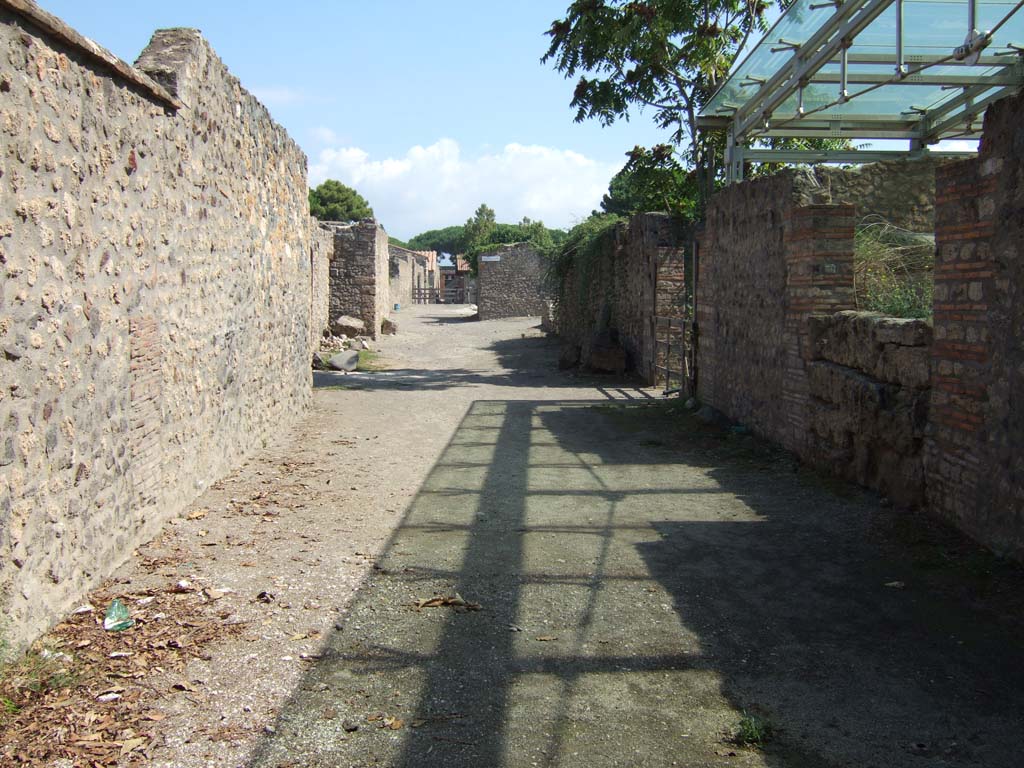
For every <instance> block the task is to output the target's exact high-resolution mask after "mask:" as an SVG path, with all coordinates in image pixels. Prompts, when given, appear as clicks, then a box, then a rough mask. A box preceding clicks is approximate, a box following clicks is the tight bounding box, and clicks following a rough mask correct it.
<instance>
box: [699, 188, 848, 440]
mask: <svg viewBox="0 0 1024 768" xmlns="http://www.w3.org/2000/svg"><path fill="white" fill-rule="evenodd" d="M794 196H795V194H794V189H793V184H792V181H791V177H789V176H785V175H779V176H776V177H770V178H767V179H760V180H756V181H753V182H747V183H746V184H742V185H737V186H736V187H734V188H728V189H726V190H723V192H721V193H719V194H718V195H716V196H715V200H713V201H712V204H711V206H709V209H708V214H707V219H706V222H707V223H706V227H705V230H704V234H703V236H702V238H701V249H700V258H699V262H700V263H699V265H698V271H699V279H698V281H697V292H698V295H697V321H698V324H699V329H700V330H699V335H698V340H697V354H698V365H697V375H698V397H699V398H700V400H701V401H703V402H705V403H707V404H709V405H711V406H713V407H715V408H717V409H719V410H721V411H722V412H724V413H725V414H726V415H727V416H729V417H730V418H732V419H736V420H738V421H741V422H743V423H745V424H747V425H748V426H750V427H751V428H752V429H753V430H754V431H755V432H757V433H758V434H760V435H762V436H764V437H767V438H768V439H770V440H774V441H776V442H778V443H781V444H782V445H783V446H785V447H786V448H789V449H790V450H793V451H796V452H797V453H800V454H801V455H803V454H804V452H805V449H806V444H807V428H808V426H807V424H808V422H807V419H808V401H809V398H810V394H809V386H808V381H807V372H806V369H805V367H806V364H807V362H808V361H809V360H811V357H812V355H811V349H810V338H809V335H808V328H807V318H808V317H809V316H810V315H812V314H816V313H832V312H836V311H838V310H841V309H852V308H853V306H854V296H853V234H854V208H853V206H852V205H848V204H838V205H835V204H815V205H805V206H797V205H795V204H794V202H793V198H794Z"/></svg>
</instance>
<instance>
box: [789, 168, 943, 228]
mask: <svg viewBox="0 0 1024 768" xmlns="http://www.w3.org/2000/svg"><path fill="white" fill-rule="evenodd" d="M947 162H949V161H948V160H936V159H933V158H930V157H923V158H919V159H908V160H894V161H890V162H885V163H870V164H868V165H862V166H859V167H855V168H836V167H833V166H827V165H817V166H814V168H813V170H812V171H811V172H810V174H809V177H810V178H811V179H813V180H814V182H816V183H817V185H818V189H819V192H818V194H820V195H821V199H820V200H818V201H817V202H829V203H849V204H851V205H854V206H856V208H857V220H858V221H860V220H862V219H863V218H865V217H867V216H872V215H873V216H880V217H882V218H883V219H885V220H886V221H888V222H889V223H891V224H893V225H895V226H897V227H901V228H903V229H907V230H910V231H911V232H920V233H928V234H931V233H932V232H933V231H934V230H935V170H936V168H938V167H940V166H942V165H943V164H945V163H947Z"/></svg>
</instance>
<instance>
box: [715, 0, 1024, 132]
mask: <svg viewBox="0 0 1024 768" xmlns="http://www.w3.org/2000/svg"><path fill="white" fill-rule="evenodd" d="M812 2H813V3H814V4H821V3H822V2H823V0H797V2H796V3H795V4H794V5H793V6H792V7H791V8H790V10H789V11H787V12H786V13H785V14H783V16H782V17H781V18H780V19H779V21H778V22H777V23H776V24H775V26H774V27H773V28H772V30H771V31H770V32H769V33H768V34H767V35H766V36H765V38H764V39H763V40H762V41H761V42H760V43H758V45H757V46H756V47H755V48H754V50H753V51H752V52H751V53H750V55H749V56H747V58H746V59H744V60H743V61H742V62H741V63H740V64H739V65H738V66H737V67H736V68H735V69H734V70H733V73H732V74H731V75H730V77H729V80H728V81H727V82H726V84H725V85H724V86H723V87H722V88H721V89H720V90H719V92H718V93H717V94H715V96H714V97H713V98H712V99H711V100H710V101H709V102H708V104H707V106H706V107H705V108H704V110H703V111H702V114H703V115H709V116H714V115H722V114H725V115H728V114H729V113H730V111H731V110H729V109H728V107H738V106H740V105H742V104H743V103H744V102H745V100H746V99H748V98H750V97H752V96H753V95H754V94H756V93H757V92H758V90H759V88H760V84H758V83H754V82H751V81H750V80H748V79H747V78H748V77H749V76H750V75H754V76H757V77H760V78H765V79H767V78H769V77H771V76H772V75H773V74H775V73H776V72H778V70H779V69H781V67H782V66H783V65H785V64H786V63H787V62H788V61H789V60H790V59H791V57H792V55H793V53H792V51H790V50H785V51H781V52H776V53H772V51H771V48H772V47H778V46H779V40H780V38H783V39H785V40H786V41H787V42H790V41H791V42H795V43H802V42H804V41H806V40H807V39H809V38H810V37H811V35H813V34H814V33H815V31H817V29H819V28H820V26H821V25H823V24H825V23H826V22H827V21H828V19H829V18H831V17H832V15H833V13H834V9H833V8H832V7H831V6H828V7H826V8H818V9H814V10H812V9H811V8H810V5H811V4H812ZM1014 6H1015V3H1014V2H1012V1H1008V0H978V3H977V6H976V7H977V22H976V23H977V27H978V29H979V30H981V31H986V30H989V29H992V28H993V27H994V26H995V25H996V24H998V23H999V22H1000V21H1001V20H1002V19H1003V18H1004V17H1005V16H1006V15H1007V14H1009V13H1010V12H1012V11H1013V9H1014ZM903 19H904V27H903V28H904V46H903V50H904V60H905V62H906V63H908V64H910V65H911V66H913V63H914V58H915V57H917V56H938V57H942V56H948V55H950V54H951V53H952V51H953V49H954V48H956V47H957V46H958V45H961V44H962V43H963V42H964V39H965V37H966V35H967V3H966V2H965V0H904V4H903ZM1008 43H1016V44H1017V45H1024V12H1018V13H1016V14H1015V15H1014V16H1013V17H1011V18H1010V19H1009V21H1007V22H1006V23H1005V24H1004V25H1003V26H1002V27H1001V28H1000V29H999V30H998V31H997V32H996V35H995V38H994V40H993V43H992V45H990V46H989V47H988V48H987V49H986V50H985V51H984V55H986V56H991V55H992V54H994V53H995V52H997V51H1000V50H1002V51H1006V50H1008V48H1007V44H1008ZM850 55H851V57H856V56H858V55H875V56H884V57H885V58H886V59H887V60H886V61H884V62H881V63H877V64H875V63H851V64H850V65H849V72H850V73H860V74H884V75H889V74H892V72H893V69H894V66H895V56H896V6H895V5H892V6H890V7H889V8H887V9H886V10H885V11H884V12H883V13H882V14H881V15H880V16H879V17H878V18H877V19H875V21H874V22H872V23H871V24H870V25H869V26H868V28H867V29H865V30H864V31H862V32H861V33H860V34H859V35H858V36H857V37H856V39H855V40H854V44H853V46H852V47H851V48H850ZM1005 61H1006V65H1007V66H1011V65H1013V64H1014V63H1015V61H1016V57H1014V56H1006V57H1005ZM1003 69H1004V68H1003V67H1000V66H992V65H991V64H988V65H979V66H966V65H964V64H959V63H956V62H952V63H948V64H941V65H935V66H932V67H929V68H927V69H926V70H924V71H923V72H922V74H926V75H929V76H942V75H945V76H956V77H964V76H970V77H978V78H981V77H985V76H989V75H993V74H997V73H999V72H1001V71H1003ZM821 71H822V72H825V73H829V74H833V75H835V74H838V73H839V71H840V68H839V65H838V63H830V64H827V65H825V67H823V68H822V70H821ZM847 90H848V92H849V93H850V94H851V96H854V97H855V98H853V99H852V100H851V101H848V102H846V103H844V104H833V103H832V102H834V101H835V100H836V99H837V97H838V95H839V84H838V83H811V84H810V85H808V87H807V88H806V89H805V91H804V97H803V104H804V109H805V110H806V111H811V110H814V109H816V108H823V109H822V112H821V113H819V114H820V115H822V116H823V115H824V113H825V111H826V110H827V114H828V115H829V116H844V115H846V116H851V117H855V116H865V117H866V116H873V117H876V116H877V117H883V116H890V117H891V119H892V120H894V121H900V120H908V119H914V116H913V114H908V113H911V112H912V110H911V107H920V108H922V109H934V108H935V107H937V106H939V105H941V104H943V103H944V102H947V101H950V100H952V99H955V98H957V97H958V96H959V95H960V94H961V93H962V90H961V89H959V88H942V87H941V86H938V85H922V84H909V83H890V84H885V85H882V86H880V87H876V88H873V89H872V88H870V87H869V86H868V85H866V84H863V83H860V84H858V83H851V84H849V85H848V86H847ZM997 90H998V89H995V88H993V89H991V90H989V91H986V92H985V93H984V94H981V95H980V96H979V97H978V98H979V99H980V98H983V97H984V96H985V95H987V94H990V93H994V92H996V91H997ZM862 91H866V92H865V93H863V94H862V95H858V94H860V92H862ZM797 105H798V97H797V96H796V95H794V96H792V97H791V98H789V99H787V100H786V101H785V102H784V103H783V104H782V105H781V106H779V107H778V108H777V109H776V110H775V114H774V115H773V117H772V124H773V125H778V124H779V123H781V122H784V121H785V122H788V123H789V127H795V125H796V124H798V121H796V120H794V119H792V118H794V117H795V115H796V110H797Z"/></svg>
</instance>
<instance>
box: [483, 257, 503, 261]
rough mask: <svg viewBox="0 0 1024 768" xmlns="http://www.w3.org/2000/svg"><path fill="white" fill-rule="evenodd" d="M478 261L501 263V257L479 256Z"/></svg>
mask: <svg viewBox="0 0 1024 768" xmlns="http://www.w3.org/2000/svg"><path fill="white" fill-rule="evenodd" d="M480 261H501V256H481V257H480Z"/></svg>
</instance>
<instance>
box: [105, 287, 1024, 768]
mask: <svg viewBox="0 0 1024 768" xmlns="http://www.w3.org/2000/svg"><path fill="white" fill-rule="evenodd" d="M465 314H466V310H465V309H462V308H452V307H412V308H410V309H408V310H403V311H402V313H401V315H400V316H399V318H398V321H399V326H400V333H399V335H398V336H396V337H393V338H389V339H386V340H385V341H384V342H382V344H381V348H382V357H381V362H383V363H385V364H387V365H388V366H389V367H390V370H388V371H384V372H380V373H373V374H357V375H351V376H341V375H340V374H338V375H336V374H319V375H318V377H317V384H318V389H317V391H316V396H315V407H314V410H313V411H312V413H311V414H310V415H309V417H308V418H306V419H305V420H304V421H303V422H302V423H301V424H300V425H298V426H297V427H296V429H295V430H293V431H292V432H290V433H289V434H286V435H282V436H281V439H280V440H279V441H278V442H277V443H276V444H274V445H270V446H268V447H267V448H266V449H265V450H263V451H262V452H260V453H259V455H258V456H256V457H255V458H254V459H253V460H251V461H250V462H249V463H248V464H247V465H246V466H245V467H243V468H242V469H240V470H239V471H238V472H237V473H235V474H234V475H233V476H232V477H230V478H228V479H226V480H225V481H223V482H222V483H219V484H218V485H217V487H216V488H214V489H212V490H211V491H210V492H209V493H207V494H206V495H205V496H204V497H203V498H202V499H200V500H199V501H198V502H197V504H196V505H195V507H194V509H195V510H197V511H200V512H201V511H203V510H207V511H206V513H205V514H204V515H202V516H201V517H196V518H195V519H187V518H185V519H182V520H179V521H176V524H174V525H171V526H169V528H168V531H167V533H166V534H165V535H164V537H162V538H161V539H160V540H158V541H157V542H156V543H154V545H152V546H151V547H149V548H146V550H145V552H144V553H143V554H145V555H147V557H150V558H152V557H155V556H157V555H159V554H160V553H164V554H170V553H177V558H176V559H172V561H170V562H169V564H168V565H166V566H165V567H164V568H162V569H160V570H158V571H157V572H153V570H152V569H150V570H148V571H147V570H145V569H142V568H141V567H140V565H139V563H138V562H136V563H135V564H133V565H131V566H129V567H127V568H126V569H125V570H124V571H123V572H122V573H121V574H119V576H120V578H121V580H122V582H127V581H133V582H134V584H133V586H134V585H142V584H144V583H145V582H146V581H147V580H153V579H161V578H162V579H164V580H165V581H166V579H167V578H177V577H180V578H188V579H190V580H192V581H194V582H196V583H202V584H204V585H208V586H210V587H212V588H216V589H224V588H228V589H231V590H234V592H229V593H228V594H227V595H226V596H225V597H223V598H222V599H221V601H220V602H221V603H223V604H224V605H225V606H226V607H227V608H228V609H229V610H230V611H233V612H234V616H235V617H236V618H237V619H239V620H244V621H246V622H248V624H247V625H246V629H245V631H244V632H243V633H242V634H241V636H239V637H237V638H232V639H227V640H225V642H224V643H221V644H219V645H216V646H214V647H211V649H210V653H209V658H208V659H207V660H205V661H203V660H200V661H196V662H194V663H193V664H192V665H191V666H190V668H189V669H188V672H187V675H186V677H187V679H188V680H189V681H191V687H192V688H193V689H194V690H192V691H188V690H186V691H177V692H176V691H168V692H167V695H166V697H165V698H164V699H163V700H162V702H161V708H162V709H163V711H164V712H166V713H167V715H168V719H167V721H166V728H165V731H164V733H165V739H166V742H165V744H164V746H162V747H160V748H157V749H154V750H153V751H152V753H151V755H152V764H153V765H159V766H188V767H191V766H207V765H210V766H253V767H254V768H255V767H256V766H260V767H263V766H266V767H267V768H270V767H271V766H274V767H276V768H284V767H285V766H294V767H295V768H298V767H299V766H302V767H303V768H308V767H312V766H325V767H326V766H396V767H397V766H402V767H403V768H426V767H428V766H437V767H438V768H440V767H441V766H444V767H445V768H455V767H456V766H475V767H479V768H488V767H489V766H508V767H509V768H519V767H520V766H522V767H526V766H581V767H582V766H669V765H679V766H705V765H708V766H711V765H726V766H807V767H808V768H810V767H811V766H814V767H815V768H820V767H822V766H908V767H909V766H914V767H915V768H916V767H917V766H924V767H925V768H933V767H934V768H938V766H991V767H998V766H1007V767H1009V766H1018V765H1020V757H1019V751H1018V747H1017V742H1018V732H1019V726H1020V723H1021V722H1024V696H1022V695H1021V693H1020V692H1021V691H1022V690H1024V649H1022V643H1021V641H1020V638H1021V636H1022V635H1021V627H1022V622H1021V610H1020V604H1021V603H1020V599H1019V596H1020V594H1022V593H1024V590H1021V585H1022V584H1024V580H1022V579H1021V575H1020V572H1019V571H1018V570H1016V569H1012V568H1008V567H1006V566H1001V565H1000V564H999V563H996V562H994V561H991V560H990V559H985V558H984V557H983V556H982V555H980V554H979V553H977V552H975V551H974V550H972V549H971V548H969V547H966V546H965V545H963V544H962V542H960V541H959V540H957V539H956V538H955V537H948V536H946V535H945V534H944V533H942V532H941V531H938V532H936V531H932V530H930V529H929V528H928V527H926V526H921V525H919V524H917V522H914V521H910V522H913V524H912V525H909V524H908V519H907V518H906V517H904V516H900V515H897V514H895V513H893V512H892V511H891V510H888V509H886V508H884V507H881V506H880V504H879V502H878V499H877V497H874V496H872V495H870V494H866V493H862V492H860V491H858V490H856V489H851V488H850V487H848V486H845V485H842V484H833V483H830V482H827V481H824V480H822V479H820V478H818V477H816V476H815V475H813V474H811V473H808V472H806V471H804V470H801V469H799V468H798V467H797V466H796V465H795V464H794V463H793V462H792V460H791V459H790V458H789V457H788V456H786V455H784V454H781V453H779V452H777V451H775V450H774V449H772V448H770V447H769V446H766V445H764V444H762V443H760V442H759V441H757V440H756V439H754V438H752V437H748V436H742V435H737V434H734V433H732V432H729V431H727V430H725V431H723V430H719V429H717V428H710V427H704V426H703V425H700V424H697V423H696V422H694V421H693V420H691V419H690V417H689V416H688V415H686V414H684V413H681V412H679V410H678V408H672V407H666V405H665V403H663V402H658V400H657V398H656V395H655V393H653V392H650V391H644V390H640V389H636V388H633V387H628V386H621V385H618V384H615V383H613V381H612V380H610V379H608V380H587V379H584V378H574V377H571V376H568V375H566V374H563V373H560V372H558V371H557V369H556V366H555V359H556V353H557V347H556V345H555V344H554V343H553V342H551V341H549V340H547V339H544V338H543V337H542V336H541V335H540V334H539V332H538V331H537V329H536V328H535V325H536V321H535V320H505V321H490V322H473V321H469V320H467V319H466V318H465ZM151 562H152V560H151ZM260 593H266V595H265V596H264V599H263V601H260V600H257V599H256V596H257V595H258V594H260ZM1014 595H1016V597H1014ZM445 602H447V603H448V604H441V605H435V604H436V603H445ZM744 713H746V714H748V715H754V716H756V717H758V718H760V719H761V722H762V723H764V724H767V725H768V726H771V728H772V730H773V734H772V737H771V738H770V739H769V740H768V741H767V742H766V744H764V745H763V747H761V748H758V747H752V746H746V745H740V744H738V743H737V742H736V741H735V739H734V736H735V734H736V732H737V727H738V725H739V722H740V720H741V717H743V715H744Z"/></svg>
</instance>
